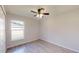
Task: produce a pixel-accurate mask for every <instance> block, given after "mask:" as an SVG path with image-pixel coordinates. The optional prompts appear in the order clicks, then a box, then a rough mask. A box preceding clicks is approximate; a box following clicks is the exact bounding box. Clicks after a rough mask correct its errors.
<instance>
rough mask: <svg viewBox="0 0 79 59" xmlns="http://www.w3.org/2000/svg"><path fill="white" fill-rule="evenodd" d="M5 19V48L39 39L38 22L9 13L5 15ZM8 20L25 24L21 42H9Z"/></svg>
mask: <svg viewBox="0 0 79 59" xmlns="http://www.w3.org/2000/svg"><path fill="white" fill-rule="evenodd" d="M6 19H7V20H6V35H7V48H10V47H13V46H17V45H19V44H23V43H26V42H31V41H33V40H37V39H39V21H38V20H36V19H33V18H29V17H23V16H18V15H13V14H10V13H7V16H6ZM10 20H21V21H24V23H25V32H24V34H25V35H24V36H25V37H24V39H23V40H17V41H11V33H10Z"/></svg>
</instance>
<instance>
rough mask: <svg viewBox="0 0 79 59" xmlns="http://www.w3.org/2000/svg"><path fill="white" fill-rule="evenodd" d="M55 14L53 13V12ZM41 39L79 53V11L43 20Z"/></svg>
mask: <svg viewBox="0 0 79 59" xmlns="http://www.w3.org/2000/svg"><path fill="white" fill-rule="evenodd" d="M52 12H53V11H52ZM41 28H42V29H41V32H42V33H41V39H42V40H45V41H48V42H50V43H54V44H56V45H59V46H62V47H65V48H68V49H71V50H73V51H76V52H79V9H76V10H73V11H68V12H65V13H61V14H55V15H54V12H53V14H52V16H48V18H44V19H43V20H41Z"/></svg>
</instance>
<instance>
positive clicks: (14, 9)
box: [4, 5, 79, 16]
mask: <svg viewBox="0 0 79 59" xmlns="http://www.w3.org/2000/svg"><path fill="white" fill-rule="evenodd" d="M4 7H5V10H6V13H12V14H16V15H21V16H33V13H31V12H30V11H31V10H35V11H36V10H37V9H38V8H41V7H43V8H45V9H46V10H47V12H49V13H50V14H51V13H53V10H54V11H55V13H56V14H58V13H64V12H67V11H71V10H74V9H79V6H76V5H5V6H4Z"/></svg>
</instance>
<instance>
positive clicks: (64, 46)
mask: <svg viewBox="0 0 79 59" xmlns="http://www.w3.org/2000/svg"><path fill="white" fill-rule="evenodd" d="M41 40H43V41H46V42H49V43H51V44H55V45H57V46H60V47H63V48H66V49H68V50H71V51H74V52H76V53H78V52H79V51H77V50H74V49H71V48H69V47H65V46H63V45H60V44H58V43H54V42H51V41H48V40H44V39H41Z"/></svg>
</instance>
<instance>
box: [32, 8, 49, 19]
mask: <svg viewBox="0 0 79 59" xmlns="http://www.w3.org/2000/svg"><path fill="white" fill-rule="evenodd" d="M44 10H45V9H44V8H39V9H37V12H36V11H33V10H31V12H32V13H35V14H36V15H34V16H36V17H39V18H42V17H43V16H44V15H49V13H45V12H44Z"/></svg>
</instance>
